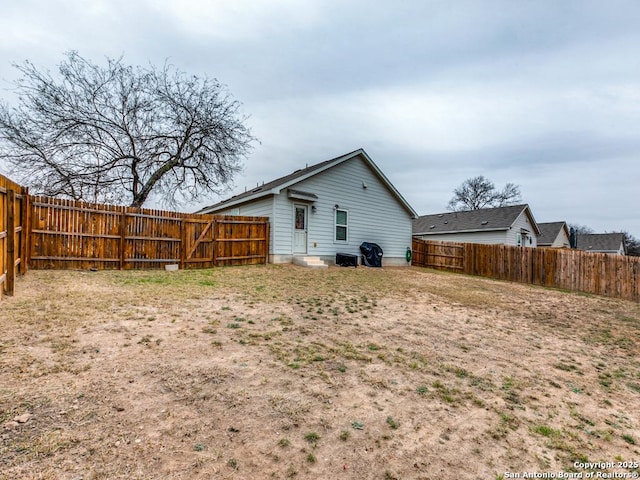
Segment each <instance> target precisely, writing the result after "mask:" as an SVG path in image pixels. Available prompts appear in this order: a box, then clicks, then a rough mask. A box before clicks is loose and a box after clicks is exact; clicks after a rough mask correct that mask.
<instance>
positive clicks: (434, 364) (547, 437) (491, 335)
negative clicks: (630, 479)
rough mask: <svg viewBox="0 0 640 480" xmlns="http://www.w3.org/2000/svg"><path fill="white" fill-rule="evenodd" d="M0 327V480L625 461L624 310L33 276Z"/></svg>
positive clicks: (221, 277)
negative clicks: (463, 460)
mask: <svg viewBox="0 0 640 480" xmlns="http://www.w3.org/2000/svg"><path fill="white" fill-rule="evenodd" d="M0 309H2V310H1V312H2V321H3V335H2V337H1V338H0V375H1V378H2V383H1V384H0V434H1V435H2V442H1V443H0V457H1V458H2V459H3V466H2V469H0V480H8V479H17V478H25V479H27V478H81V477H82V478H96V479H99V478H132V479H143V478H167V479H178V478H196V479H199V478H202V479H204V478H338V477H341V476H342V477H343V478H374V479H375V478H430V477H431V476H433V475H436V476H439V477H441V478H449V477H451V478H469V477H470V476H473V477H474V478H500V477H501V475H503V473H499V472H507V471H511V472H514V471H521V472H524V471H553V472H557V471H573V470H571V469H572V468H574V467H573V463H574V462H575V461H576V460H581V461H585V459H591V461H611V460H612V459H614V458H615V457H616V456H620V457H621V458H638V457H639V456H640V454H639V452H638V447H637V440H636V439H637V438H640V437H639V435H640V425H639V423H638V422H639V421H638V418H637V415H636V414H635V412H637V411H638V410H640V395H639V393H640V361H639V360H638V358H639V355H638V354H639V353H640V350H639V346H640V345H639V340H638V331H640V320H638V319H640V307H639V306H638V305H637V304H632V303H629V302H624V301H618V300H613V299H606V298H600V297H596V296H593V295H591V296H585V295H575V294H571V293H566V292H560V291H554V290H547V289H543V288H538V287H527V286H523V285H516V284H511V283H505V282H496V281H491V280H487V279H480V278H472V277H465V276H461V275H454V274H448V273H441V272H433V271H428V270H423V269H366V268H358V269H341V268H329V269H327V270H324V271H315V270H310V269H303V268H298V267H294V266H290V265H289V266H274V265H270V266H256V267H238V268H236V267H229V268H218V269H214V270H192V271H179V272H171V273H168V272H164V271H153V272H150V271H124V272H119V271H116V272H46V271H30V272H29V273H28V275H27V276H25V277H21V278H19V279H18V284H17V292H16V296H15V297H12V298H5V299H3V300H2V301H0ZM461 458H464V459H466V460H465V462H464V464H462V463H461V462H460V459H461ZM433 472H446V474H434V473H433ZM496 472H498V473H496Z"/></svg>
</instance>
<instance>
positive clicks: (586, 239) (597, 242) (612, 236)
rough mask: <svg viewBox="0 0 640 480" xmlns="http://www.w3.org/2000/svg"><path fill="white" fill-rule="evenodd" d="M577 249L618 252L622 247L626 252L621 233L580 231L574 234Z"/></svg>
mask: <svg viewBox="0 0 640 480" xmlns="http://www.w3.org/2000/svg"><path fill="white" fill-rule="evenodd" d="M576 242H577V248H578V250H584V251H587V252H602V253H618V252H619V251H620V248H621V247H622V249H623V251H624V253H625V255H626V254H627V244H626V243H625V241H624V234H623V233H580V234H578V235H576Z"/></svg>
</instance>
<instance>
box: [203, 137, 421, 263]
mask: <svg viewBox="0 0 640 480" xmlns="http://www.w3.org/2000/svg"><path fill="white" fill-rule="evenodd" d="M198 213H216V214H221V215H250V216H253V215H255V216H266V217H269V219H270V222H271V229H270V234H271V238H270V242H269V258H270V262H272V263H290V262H292V261H294V259H296V257H297V258H305V257H306V258H308V257H318V258H319V259H320V260H321V261H324V262H331V263H332V262H335V256H336V253H348V254H354V255H358V256H360V244H361V243H362V242H372V243H377V244H378V245H380V247H381V248H382V250H383V252H384V255H383V265H407V262H406V260H405V255H406V251H407V248H411V228H412V221H413V219H414V218H416V217H417V214H416V212H415V211H414V210H413V208H412V207H411V206H410V205H409V203H407V201H406V200H405V199H404V198H403V197H402V195H401V194H400V193H399V192H398V190H396V188H395V187H394V186H393V185H392V184H391V182H390V181H389V180H388V179H387V177H386V176H385V175H384V174H383V173H382V171H381V170H380V169H379V168H378V167H377V165H376V164H375V163H374V162H373V160H371V158H370V157H369V155H367V153H366V152H365V151H364V150H362V149H359V150H356V151H354V152H351V153H348V154H346V155H342V156H340V157H336V158H333V159H330V160H327V161H324V162H321V163H318V164H315V165H311V166H307V167H305V168H303V169H300V170H296V171H295V172H293V173H291V174H289V175H285V176H283V177H280V178H278V179H276V180H273V181H271V182H268V183H265V184H263V185H261V186H258V187H256V188H255V189H253V190H251V191H247V192H244V193H242V194H239V195H236V196H234V197H231V198H229V199H227V200H225V201H222V202H220V203H217V204H215V205H212V206H209V207H205V208H203V209H202V210H200V211H199V212H198Z"/></svg>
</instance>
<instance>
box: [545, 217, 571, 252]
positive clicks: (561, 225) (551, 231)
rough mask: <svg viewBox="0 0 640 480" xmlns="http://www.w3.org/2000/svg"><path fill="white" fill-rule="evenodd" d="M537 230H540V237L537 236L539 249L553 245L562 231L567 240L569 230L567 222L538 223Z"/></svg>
mask: <svg viewBox="0 0 640 480" xmlns="http://www.w3.org/2000/svg"><path fill="white" fill-rule="evenodd" d="M538 228H539V229H540V235H539V236H538V246H539V247H544V246H548V245H551V244H553V242H554V241H555V240H556V238H558V235H559V234H560V232H561V231H562V230H564V233H565V234H566V235H567V238H569V228H568V227H567V222H546V223H539V224H538Z"/></svg>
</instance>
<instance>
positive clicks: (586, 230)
mask: <svg viewBox="0 0 640 480" xmlns="http://www.w3.org/2000/svg"><path fill="white" fill-rule="evenodd" d="M567 227H569V230H571V229H572V228H573V230H574V231H575V232H576V234H578V235H587V234H590V233H596V231H595V230H594V229H593V228H591V227H589V226H587V225H581V224H579V223H569V224H567Z"/></svg>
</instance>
